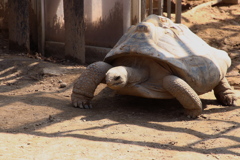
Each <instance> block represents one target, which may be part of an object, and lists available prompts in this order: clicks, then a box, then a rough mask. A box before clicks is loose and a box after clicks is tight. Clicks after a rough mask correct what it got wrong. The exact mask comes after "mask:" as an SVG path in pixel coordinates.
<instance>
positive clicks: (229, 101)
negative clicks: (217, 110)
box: [214, 77, 237, 106]
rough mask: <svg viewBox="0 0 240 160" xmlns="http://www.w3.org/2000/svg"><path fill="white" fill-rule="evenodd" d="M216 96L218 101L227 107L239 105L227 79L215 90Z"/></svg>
mask: <svg viewBox="0 0 240 160" xmlns="http://www.w3.org/2000/svg"><path fill="white" fill-rule="evenodd" d="M214 94H215V97H216V98H217V100H218V101H219V102H220V103H222V104H223V105H225V106H236V105H237V104H236V101H237V97H236V95H235V93H234V91H233V90H232V88H231V86H230V85H229V83H228V81H227V79H226V78H225V77H224V78H223V79H222V80H221V81H220V82H219V84H218V85H217V86H216V87H215V88H214Z"/></svg>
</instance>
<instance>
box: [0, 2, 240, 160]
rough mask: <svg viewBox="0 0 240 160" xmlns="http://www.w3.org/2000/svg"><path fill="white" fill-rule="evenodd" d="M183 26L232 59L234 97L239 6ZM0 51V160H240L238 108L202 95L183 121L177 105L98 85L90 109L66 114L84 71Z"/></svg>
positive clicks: (205, 11)
mask: <svg viewBox="0 0 240 160" xmlns="http://www.w3.org/2000/svg"><path fill="white" fill-rule="evenodd" d="M182 23H183V24H186V25H187V26H189V28H190V29H191V30H192V31H193V32H194V33H196V34H197V35H199V36H200V37H201V38H203V39H204V40H205V41H206V42H207V43H209V44H210V45H212V46H213V47H216V48H219V49H224V50H225V51H227V52H228V53H229V55H230V57H231V59H232V67H231V68H230V70H229V73H228V76H227V78H228V80H229V82H230V83H231V85H232V86H233V87H234V88H235V91H236V94H237V95H238V96H240V74H239V72H240V40H239V37H240V32H239V31H240V5H228V6H226V5H215V6H205V7H202V8H198V9H194V8H193V9H192V10H190V11H187V12H185V13H184V14H183V22H182ZM1 43H2V44H1V49H0V159H4V160H5V159H44V160H47V159H69V160H70V159H71V160H73V159H81V160H82V159H83V160H84V159H109V160H112V159H131V160H132V159H134V160H143V159H144V160H157V159H161V160H164V159H166V160H168V159H174V160H202V159H204V160H225V159H231V160H234V159H239V157H240V108H239V107H240V100H238V106H237V107H224V106H221V105H220V104H219V103H218V102H217V101H216V100H215V97H214V95H213V93H212V92H210V93H207V94H204V95H201V96H200V97H201V100H202V102H203V104H204V111H203V114H202V115H201V116H200V117H198V118H197V119H188V118H187V117H186V116H184V115H183V108H182V107H181V105H180V104H179V103H178V102H177V101H176V100H152V99H144V98H137V97H130V96H121V95H116V94H115V93H114V92H113V91H111V90H110V89H108V88H105V85H104V84H101V85H99V87H98V88H97V90H96V93H95V94H96V96H95V98H94V99H93V105H94V108H93V109H90V110H81V109H77V108H73V107H72V106H71V103H70V94H71V91H72V85H73V82H74V81H75V80H76V79H77V78H78V77H79V75H80V74H81V73H82V71H84V69H85V66H81V65H76V64H71V63H70V62H66V61H64V62H62V64H59V63H50V62H46V61H43V60H42V58H40V57H38V56H35V58H29V57H28V56H26V55H25V54H22V53H18V54H15V55H9V54H7V53H8V50H7V47H5V45H4V42H3V41H1Z"/></svg>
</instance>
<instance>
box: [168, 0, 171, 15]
mask: <svg viewBox="0 0 240 160" xmlns="http://www.w3.org/2000/svg"><path fill="white" fill-rule="evenodd" d="M167 17H168V18H169V19H171V0H167Z"/></svg>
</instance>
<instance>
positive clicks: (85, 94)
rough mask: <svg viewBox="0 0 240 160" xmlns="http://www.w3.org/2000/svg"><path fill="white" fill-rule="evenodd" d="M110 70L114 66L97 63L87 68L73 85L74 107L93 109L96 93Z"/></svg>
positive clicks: (72, 97)
mask: <svg viewBox="0 0 240 160" xmlns="http://www.w3.org/2000/svg"><path fill="white" fill-rule="evenodd" d="M110 68H112V66H111V65H109V64H107V63H105V62H95V63H93V64H91V65H89V66H88V67H87V68H86V70H85V71H84V72H83V73H82V74H81V76H80V77H79V79H78V80H77V81H76V82H75V84H74V85H73V90H72V95H71V99H72V104H73V106H74V107H79V108H91V107H92V105H91V104H90V101H91V99H92V98H93V96H94V91H95V89H96V88H97V86H98V85H99V84H100V83H101V82H102V81H103V79H104V78H105V75H106V73H107V71H108V70H109V69H110Z"/></svg>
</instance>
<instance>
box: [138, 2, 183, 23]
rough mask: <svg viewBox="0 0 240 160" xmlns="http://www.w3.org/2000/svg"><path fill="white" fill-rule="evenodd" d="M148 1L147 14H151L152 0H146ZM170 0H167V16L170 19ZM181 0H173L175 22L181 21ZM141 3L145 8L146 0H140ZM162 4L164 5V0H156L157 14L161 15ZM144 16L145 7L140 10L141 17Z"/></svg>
mask: <svg viewBox="0 0 240 160" xmlns="http://www.w3.org/2000/svg"><path fill="white" fill-rule="evenodd" d="M148 1H149V11H148V15H150V14H153V9H154V8H153V0H148ZM171 1H172V0H167V17H168V18H169V19H171ZM181 2H182V1H181V0H175V22H176V23H181V14H182V4H181ZM141 5H142V6H143V8H146V0H142V1H141ZM163 5H164V0H158V5H157V7H158V8H157V9H158V15H161V16H162V15H163ZM145 16H146V9H145V10H142V13H141V17H142V19H143V17H145Z"/></svg>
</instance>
